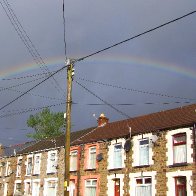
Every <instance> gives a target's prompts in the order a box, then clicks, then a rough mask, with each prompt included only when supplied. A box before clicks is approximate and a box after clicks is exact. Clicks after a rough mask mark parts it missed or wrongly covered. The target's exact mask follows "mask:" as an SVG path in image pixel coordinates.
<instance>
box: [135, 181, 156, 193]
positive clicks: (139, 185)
mask: <svg viewBox="0 0 196 196" xmlns="http://www.w3.org/2000/svg"><path fill="white" fill-rule="evenodd" d="M135 180H136V188H135V195H136V196H144V195H145V196H151V195H152V179H151V177H142V178H136V179H135Z"/></svg>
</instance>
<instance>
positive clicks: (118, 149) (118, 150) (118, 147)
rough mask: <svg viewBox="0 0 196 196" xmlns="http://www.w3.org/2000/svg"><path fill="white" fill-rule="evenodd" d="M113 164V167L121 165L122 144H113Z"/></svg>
mask: <svg viewBox="0 0 196 196" xmlns="http://www.w3.org/2000/svg"><path fill="white" fill-rule="evenodd" d="M113 164H114V168H121V167H122V144H115V145H114V157H113Z"/></svg>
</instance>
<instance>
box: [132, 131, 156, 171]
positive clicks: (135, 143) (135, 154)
mask: <svg viewBox="0 0 196 196" xmlns="http://www.w3.org/2000/svg"><path fill="white" fill-rule="evenodd" d="M151 136H152V133H146V134H143V136H142V135H137V136H133V154H132V159H133V162H132V166H133V167H137V166H142V165H140V162H139V153H140V152H139V147H140V145H139V144H140V143H139V141H141V140H142V139H147V138H150V137H151ZM149 142H150V141H149ZM149 144H150V143H149ZM152 157H153V148H152V146H150V145H149V164H148V165H153V164H154V160H153V159H152Z"/></svg>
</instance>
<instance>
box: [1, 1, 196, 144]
mask: <svg viewBox="0 0 196 196" xmlns="http://www.w3.org/2000/svg"><path fill="white" fill-rule="evenodd" d="M9 3H10V5H11V6H12V8H13V10H14V12H15V14H16V15H17V17H18V19H19V20H20V22H21V24H22V25H23V27H24V29H25V30H26V32H27V33H28V35H29V37H30V38H31V40H32V41H33V43H34V45H35V46H36V48H37V49H38V51H39V53H40V54H41V56H42V58H43V60H44V61H45V63H46V64H49V63H50V62H52V59H58V62H57V60H56V63H57V64H56V65H55V66H50V67H49V69H50V70H51V71H52V70H56V69H58V68H60V67H61V66H63V63H64V59H65V58H64V57H63V56H64V43H63V18H62V1H53V0H42V1H39V0H34V1H24V0H18V1H11V0H10V1H9ZM194 8H196V2H195V0H190V1H188V2H187V1H184V0H178V1H177V0H175V1H172V2H171V1H169V0H166V1H161V0H158V1H157V0H156V1H155V0H150V1H148V2H144V1H130V0H124V1H119V0H113V1H105V0H99V1H91V0H83V1H81V0H74V1H65V19H66V42H67V54H68V56H69V57H73V58H78V57H82V56H85V55H87V54H90V53H92V52H94V51H97V50H99V49H102V48H104V47H107V46H109V45H111V44H114V43H116V42H119V41H122V40H124V39H127V38H128V37H131V36H133V35H136V34H138V33H141V32H143V31H145V30H147V29H150V28H153V27H155V26H157V25H160V24H162V23H165V22H167V21H169V20H172V19H174V18H177V17H180V16H182V15H184V14H186V13H188V12H191V11H193V10H194ZM0 10H1V11H0V24H1V31H0V43H1V44H0V57H1V58H0V59H1V61H0V63H1V66H0V74H1V75H0V76H1V77H2V76H4V74H3V73H5V71H6V70H8V69H10V74H11V72H12V71H11V69H12V68H13V69H14V68H15V67H17V66H18V65H25V64H26V65H27V66H28V65H29V63H35V62H33V59H32V57H31V55H30V54H29V53H28V51H27V49H26V48H25V46H24V44H23V43H22V42H21V40H20V38H19V37H18V35H17V34H16V32H15V31H14V28H13V27H12V25H11V23H10V21H9V19H8V18H7V16H6V15H5V12H4V11H3V9H2V7H0ZM195 17H196V15H195V14H193V15H191V16H188V17H187V18H184V19H182V20H180V21H178V22H176V23H173V24H170V25H168V26H166V27H164V28H162V29H159V30H157V31H154V32H151V33H149V34H147V35H144V36H142V37H140V38H138V39H135V40H132V41H130V42H127V43H125V44H123V45H120V46H118V47H116V48H113V49H111V50H108V51H105V52H104V53H102V54H99V55H96V56H94V57H91V58H89V59H86V60H84V61H82V62H79V63H77V64H76V78H77V77H83V78H87V79H90V80H94V81H100V82H103V83H108V84H114V85H118V86H122V87H126V88H130V89H131V88H132V89H136V90H141V91H147V92H155V93H161V94H166V95H173V96H175V97H187V98H195V99H196V94H195V87H196V82H195V80H196V76H195V75H196V68H195V60H196V59H195V58H196V57H195V51H196V47H195V46H196V43H195V42H196V41H195V33H196V25H195ZM132 57H136V59H138V61H137V62H135V61H133V60H132ZM149 62H151V64H153V65H154V66H151V65H150V64H149ZM160 65H162V66H164V65H165V67H166V69H160ZM172 65H175V66H176V71H175V70H174V71H171V68H172ZM37 67H38V68H37V69H36V70H34V71H32V70H31V71H27V72H21V73H20V74H18V75H16V76H25V75H27V74H28V75H29V74H30V75H31V74H37V73H41V72H42V70H41V69H39V66H37ZM180 67H182V68H185V70H189V72H188V74H185V73H184V74H183V73H180V72H179V68H180ZM55 79H56V80H57V81H58V83H59V84H60V86H61V87H62V88H63V91H59V90H57V87H55V86H56V84H55V82H54V81H53V80H52V79H50V80H49V81H47V82H45V83H44V84H42V85H40V86H39V87H38V88H36V89H34V90H33V91H32V93H33V94H36V95H41V96H45V97H53V98H54V97H55V98H58V99H60V98H62V99H65V92H66V71H64V72H62V73H60V74H57V75H56V76H55ZM28 80H31V79H29V78H27V79H24V80H11V81H3V80H1V81H0V86H1V87H3V88H5V87H9V86H13V85H16V84H18V83H22V82H25V81H28ZM78 81H79V82H81V83H82V84H84V85H85V86H87V87H88V88H89V89H90V90H91V91H93V92H94V93H96V94H97V95H99V96H100V97H101V98H102V99H104V100H106V101H107V102H109V103H112V104H115V103H130V104H133V105H132V106H116V107H118V109H119V110H122V111H123V112H125V113H127V114H128V115H129V116H130V117H134V116H137V115H142V114H147V113H150V112H156V111H160V110H166V109H169V108H174V107H179V106H181V105H185V103H184V102H185V101H189V100H183V99H177V98H173V99H172V98H167V97H164V96H162V97H161V96H154V95H149V94H145V93H138V92H133V91H126V90H120V89H116V88H112V87H106V86H101V85H97V84H93V83H89V82H84V81H80V80H78ZM36 82H38V81H36ZM36 82H32V83H29V84H27V85H22V86H19V87H16V88H14V89H15V90H18V91H23V92H24V91H25V90H27V89H29V88H30V87H32V86H33V85H35V84H36ZM54 84H55V85H54ZM19 94H20V93H19V92H16V91H11V90H6V91H0V97H1V98H0V100H1V107H2V106H3V105H5V104H7V103H8V102H9V101H11V100H13V99H14V98H15V97H17V96H18V95H19ZM73 100H74V101H75V102H77V103H79V104H78V105H73V112H72V114H73V117H72V120H73V130H78V129H82V128H86V127H89V126H95V125H96V119H95V118H94V117H93V116H92V114H93V113H95V114H96V115H97V116H98V115H99V114H100V113H101V112H104V113H106V115H107V116H108V117H109V118H110V121H114V120H120V119H124V118H125V117H124V116H122V115H121V114H119V113H117V112H116V111H114V110H113V109H111V108H110V107H108V106H106V105H105V106H87V105H86V104H87V103H101V102H100V101H99V100H98V99H96V98H95V97H94V96H92V95H90V94H89V93H88V92H86V91H85V90H83V89H81V87H79V86H78V85H77V84H76V83H74V84H73ZM176 101H179V102H182V103H181V104H177V103H175V102H176ZM60 102H62V101H60V100H52V99H48V98H41V97H39V96H33V95H25V96H24V97H23V98H21V99H20V100H18V101H16V102H15V103H13V104H11V105H10V106H8V107H7V108H5V109H4V111H0V116H2V115H3V114H5V113H13V112H15V110H19V111H21V110H23V109H28V108H37V107H43V106H45V105H52V104H58V103H60ZM147 102H148V103H149V102H151V103H154V104H144V103H147ZM165 102H168V103H170V104H168V105H166V104H163V103H165ZM192 102H195V101H192ZM51 109H52V110H53V111H64V110H65V106H64V105H61V106H57V107H53V108H51ZM35 112H36V111H33V112H31V113H32V114H34V113H35ZM31 113H25V114H21V115H14V116H12V117H6V118H2V117H0V124H1V125H0V142H1V143H3V144H5V145H9V144H11V143H20V142H23V141H26V140H27V138H26V137H25V135H26V133H28V132H30V131H32V130H31V129H29V128H27V126H26V120H27V118H28V116H29V115H30V114H31Z"/></svg>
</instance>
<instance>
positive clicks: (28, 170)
mask: <svg viewBox="0 0 196 196" xmlns="http://www.w3.org/2000/svg"><path fill="white" fill-rule="evenodd" d="M26 164H27V165H26V175H31V174H32V169H33V157H27V163H26Z"/></svg>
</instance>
